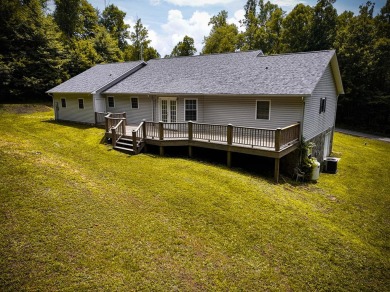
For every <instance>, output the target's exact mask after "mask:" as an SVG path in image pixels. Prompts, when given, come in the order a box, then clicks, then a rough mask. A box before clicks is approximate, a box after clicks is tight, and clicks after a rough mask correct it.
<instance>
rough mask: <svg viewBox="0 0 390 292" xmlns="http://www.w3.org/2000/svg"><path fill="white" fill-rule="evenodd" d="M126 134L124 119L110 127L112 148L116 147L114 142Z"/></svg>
mask: <svg viewBox="0 0 390 292" xmlns="http://www.w3.org/2000/svg"><path fill="white" fill-rule="evenodd" d="M125 134H126V118H122V119H121V120H120V121H119V122H118V123H117V124H116V126H114V127H111V139H112V147H115V146H116V142H118V140H119V139H120V138H122V136H123V135H125Z"/></svg>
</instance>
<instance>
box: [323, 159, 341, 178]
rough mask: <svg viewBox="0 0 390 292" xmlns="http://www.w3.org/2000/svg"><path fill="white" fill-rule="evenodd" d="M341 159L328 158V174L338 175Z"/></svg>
mask: <svg viewBox="0 0 390 292" xmlns="http://www.w3.org/2000/svg"><path fill="white" fill-rule="evenodd" d="M339 160H340V158H336V157H327V158H326V160H325V161H326V172H327V173H333V174H335V173H337V163H338V162H339Z"/></svg>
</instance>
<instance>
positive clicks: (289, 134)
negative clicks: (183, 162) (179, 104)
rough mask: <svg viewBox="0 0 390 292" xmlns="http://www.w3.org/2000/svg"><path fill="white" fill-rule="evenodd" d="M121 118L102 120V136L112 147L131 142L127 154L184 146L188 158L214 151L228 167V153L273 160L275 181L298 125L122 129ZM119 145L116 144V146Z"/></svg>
mask: <svg viewBox="0 0 390 292" xmlns="http://www.w3.org/2000/svg"><path fill="white" fill-rule="evenodd" d="M121 115H122V114H109V115H107V116H105V127H106V136H107V137H109V138H111V139H112V143H113V146H114V147H115V145H116V143H117V141H119V140H120V139H123V138H124V139H127V140H129V141H132V144H131V145H132V149H131V151H132V152H133V153H134V154H137V153H138V152H139V149H141V148H142V147H143V146H144V145H155V146H159V147H160V154H161V155H164V147H169V146H188V153H189V156H190V157H191V156H192V147H200V148H209V149H217V150H222V151H226V152H227V164H228V166H229V167H230V166H231V153H232V152H236V153H244V154H250V155H256V156H263V157H271V158H274V159H275V180H276V181H277V180H278V177H279V161H280V158H282V157H283V156H285V155H287V154H288V153H290V152H292V151H294V150H295V149H297V148H298V145H299V138H300V124H299V123H296V124H293V125H291V126H288V127H285V128H278V129H259V128H249V127H237V126H233V125H211V124H203V123H195V122H186V123H163V122H158V123H156V122H147V121H144V122H142V123H141V124H140V125H126V117H125V116H121ZM118 143H119V142H118Z"/></svg>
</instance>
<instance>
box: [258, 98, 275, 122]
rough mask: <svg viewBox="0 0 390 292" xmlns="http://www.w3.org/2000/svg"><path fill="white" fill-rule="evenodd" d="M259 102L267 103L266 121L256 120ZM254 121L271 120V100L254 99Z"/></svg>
mask: <svg viewBox="0 0 390 292" xmlns="http://www.w3.org/2000/svg"><path fill="white" fill-rule="evenodd" d="M259 101H267V102H268V119H259V118H257V110H258V108H257V102H259ZM255 120H259V121H260V120H262V121H269V120H271V100H270V99H256V103H255Z"/></svg>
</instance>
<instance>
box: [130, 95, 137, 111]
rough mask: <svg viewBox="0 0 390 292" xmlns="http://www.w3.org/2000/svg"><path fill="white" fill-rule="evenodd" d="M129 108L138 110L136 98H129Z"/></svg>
mask: <svg viewBox="0 0 390 292" xmlns="http://www.w3.org/2000/svg"><path fill="white" fill-rule="evenodd" d="M131 108H138V97H132V98H131Z"/></svg>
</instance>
